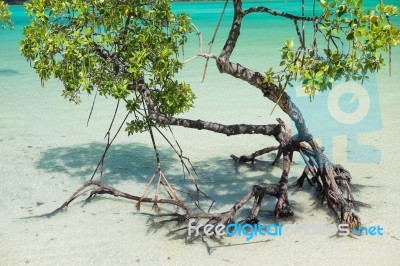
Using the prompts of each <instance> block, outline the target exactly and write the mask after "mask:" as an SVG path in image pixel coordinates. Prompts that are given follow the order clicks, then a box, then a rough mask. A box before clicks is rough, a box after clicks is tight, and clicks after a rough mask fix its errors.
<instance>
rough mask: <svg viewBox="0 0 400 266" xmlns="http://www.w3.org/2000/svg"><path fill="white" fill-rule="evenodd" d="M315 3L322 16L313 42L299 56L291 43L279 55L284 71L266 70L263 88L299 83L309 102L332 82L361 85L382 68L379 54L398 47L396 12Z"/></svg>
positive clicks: (347, 0) (358, 0)
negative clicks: (269, 83) (344, 81)
mask: <svg viewBox="0 0 400 266" xmlns="http://www.w3.org/2000/svg"><path fill="white" fill-rule="evenodd" d="M319 2H320V7H321V9H322V12H321V15H320V16H319V17H318V21H316V24H315V25H317V26H318V28H314V29H315V31H314V32H315V35H314V36H313V40H315V41H314V42H313V43H312V44H311V45H310V47H305V46H303V45H301V46H300V47H299V48H298V49H297V50H294V49H293V45H294V44H293V41H286V42H285V44H284V46H283V48H282V49H281V52H282V61H281V64H280V65H281V66H284V70H283V71H280V72H277V73H274V72H273V71H272V70H271V69H270V70H269V71H267V73H266V78H265V81H266V82H274V83H278V84H279V85H280V87H284V86H285V83H286V82H288V83H289V84H290V82H291V81H293V80H296V81H300V82H301V83H302V87H303V90H304V91H305V92H306V93H308V94H310V95H311V96H313V95H314V94H315V92H316V91H325V90H327V89H332V85H333V83H334V81H336V80H341V79H345V80H346V81H348V80H350V79H352V80H355V81H361V82H363V81H364V80H366V79H367V78H368V73H373V72H376V71H378V70H379V69H380V68H381V66H383V64H384V60H383V57H382V55H381V52H387V51H388V50H389V47H391V46H396V45H398V44H399V43H400V30H399V28H397V27H395V26H393V25H392V23H391V21H390V18H389V17H390V16H397V15H398V8H397V7H395V6H392V5H384V4H379V5H377V7H376V9H375V10H365V8H363V7H362V0H341V1H340V0H329V1H328V0H320V1H319ZM321 40H322V43H323V45H321Z"/></svg>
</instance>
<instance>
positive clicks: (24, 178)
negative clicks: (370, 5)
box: [0, 0, 400, 265]
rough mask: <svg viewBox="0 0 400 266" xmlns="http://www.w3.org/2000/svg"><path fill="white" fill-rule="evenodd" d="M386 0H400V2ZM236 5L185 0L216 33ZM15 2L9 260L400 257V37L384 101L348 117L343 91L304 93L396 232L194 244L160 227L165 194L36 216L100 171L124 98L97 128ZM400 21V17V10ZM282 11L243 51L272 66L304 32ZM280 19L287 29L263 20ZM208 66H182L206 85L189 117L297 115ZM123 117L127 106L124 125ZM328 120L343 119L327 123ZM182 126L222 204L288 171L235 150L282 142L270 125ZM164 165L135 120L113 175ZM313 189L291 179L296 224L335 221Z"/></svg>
mask: <svg viewBox="0 0 400 266" xmlns="http://www.w3.org/2000/svg"><path fill="white" fill-rule="evenodd" d="M269 2H271V3H270V4H271V6H272V7H273V8H277V9H284V10H286V9H287V11H290V10H297V8H298V7H297V6H296V4H295V3H294V2H293V1H288V3H287V5H285V6H284V7H280V6H279V5H281V1H269ZM369 2H371V1H369ZM385 2H386V3H389V2H391V3H397V2H396V1H394V0H393V1H385ZM222 6H223V2H213V3H180V4H175V6H174V8H175V9H176V10H182V11H187V12H189V11H190V13H192V14H193V15H192V17H193V22H194V23H196V25H197V26H198V27H199V28H200V30H201V31H202V33H203V37H204V40H205V42H207V41H208V40H210V39H211V36H212V33H213V31H214V27H215V24H216V22H217V19H218V15H219V12H220V11H221V8H222ZM12 11H13V12H14V20H15V23H16V24H15V30H14V31H13V32H9V31H3V32H0V41H1V42H0V158H1V159H0V173H1V181H2V185H1V186H0V195H1V201H0V265H25V264H32V265H55V264H56V265H95V264H96V265H110V264H121V265H131V264H143V265H149V264H162V265H188V264H192V265H204V264H217V263H218V264H239V265H242V264H250V265H252V264H260V263H262V262H266V263H270V264H272V265H278V264H279V265H302V264H307V265H314V264H318V265H319V264H324V263H325V264H328V265H343V264H345V263H351V264H353V265H375V264H378V263H379V264H380V265H398V261H397V258H398V255H399V249H400V242H399V241H400V234H399V229H400V222H399V216H398V212H399V211H400V207H399V206H398V205H397V202H398V200H399V196H398V195H399V193H400V188H399V181H398V178H399V174H398V173H399V170H400V167H399V160H398V159H397V154H396V152H397V151H398V150H399V148H400V144H399V143H398V141H397V139H396V136H397V134H398V128H399V126H400V119H399V117H398V113H399V104H398V102H399V100H400V94H399V92H398V84H400V63H399V62H400V49H399V48H396V49H394V50H393V54H392V55H393V65H392V67H393V73H392V76H391V77H389V75H388V68H385V69H383V71H382V72H381V73H380V74H379V75H378V76H376V77H375V76H373V77H372V79H371V81H370V82H369V83H367V84H364V85H363V88H366V89H367V91H368V93H369V94H368V96H369V99H370V103H371V105H370V106H371V109H370V110H371V111H370V112H369V113H368V115H367V116H366V117H365V119H364V120H362V121H361V122H360V123H355V124H354V125H352V126H348V125H345V124H343V123H337V120H335V118H334V117H332V116H331V115H330V112H329V110H327V109H326V104H325V103H326V101H332V100H330V99H331V98H329V97H330V96H329V94H327V95H319V96H318V97H316V100H315V101H314V102H312V103H309V102H308V99H307V98H304V97H300V96H299V94H296V91H295V90H292V91H291V94H292V95H293V97H296V99H295V101H296V102H297V103H298V104H299V105H300V106H302V108H303V110H304V114H305V116H306V119H307V121H308V125H309V127H310V129H311V131H312V132H313V133H314V136H315V137H316V138H317V139H319V140H320V141H322V142H323V145H324V146H326V148H327V151H328V152H329V153H330V154H331V155H332V157H333V160H334V161H335V162H339V163H341V164H342V165H344V166H345V167H346V168H347V169H349V170H350V171H351V173H352V175H353V183H354V193H355V196H356V199H357V200H360V201H362V202H365V203H369V204H371V207H369V208H366V207H361V208H360V210H359V211H358V213H359V214H360V216H361V217H362V219H363V223H364V224H366V225H378V224H379V225H381V226H382V227H383V228H384V236H380V237H378V236H376V237H372V236H364V237H360V238H357V239H353V238H329V237H304V236H301V237H294V238H291V239H283V238H277V237H276V238H274V237H267V238H266V237H256V238H255V239H254V240H253V241H252V242H246V241H245V240H244V238H241V237H231V238H225V239H224V240H223V245H219V244H218V243H216V242H213V241H210V240H209V239H206V243H207V244H205V243H203V242H202V241H200V240H197V241H194V242H193V243H188V244H187V243H186V242H185V237H184V236H183V235H181V234H172V235H168V232H169V230H174V229H177V228H178V227H175V226H174V224H169V225H167V226H165V227H162V228H160V229H157V227H155V226H154V224H152V223H151V220H152V218H154V217H153V214H154V212H152V210H151V206H149V205H145V204H143V207H142V212H137V211H136V209H135V206H134V203H132V202H128V201H125V200H118V199H115V198H111V197H106V196H104V197H98V198H97V199H96V200H94V201H93V202H91V203H90V204H86V205H84V206H83V204H84V198H82V199H78V200H77V201H75V202H74V203H72V204H71V206H70V207H69V208H68V211H67V212H65V213H62V214H59V215H57V216H54V217H52V218H50V219H47V218H42V219H39V218H29V217H32V216H34V215H40V214H44V213H47V212H50V211H52V210H54V209H55V208H57V207H59V206H60V205H61V204H62V202H63V201H64V200H65V199H67V198H68V197H69V196H70V195H71V193H72V192H73V191H74V190H75V189H76V188H78V187H79V186H80V185H81V184H82V183H83V182H84V181H85V180H86V179H87V178H88V177H89V176H90V175H91V173H92V171H93V169H94V168H95V166H96V164H97V162H98V160H99V159H100V156H101V154H102V152H103V150H104V145H105V143H106V142H105V140H104V139H103V137H104V134H105V133H106V131H107V128H108V125H109V123H110V121H111V118H112V113H113V110H114V108H115V105H116V102H114V101H112V100H105V99H98V101H97V102H96V105H95V109H94V113H93V116H92V119H91V121H90V124H89V126H88V127H86V121H87V118H88V114H89V111H90V107H91V101H92V99H93V96H89V97H87V98H84V101H83V103H82V104H81V105H79V106H75V105H74V104H71V103H69V102H67V101H65V100H64V99H62V97H61V96H60V91H61V89H60V88H61V85H60V84H59V83H58V82H57V81H54V80H53V81H50V82H49V83H47V84H46V86H45V88H41V87H40V80H39V79H38V78H37V77H36V75H35V73H34V71H33V70H32V69H31V68H30V66H29V64H28V63H27V62H25V60H24V59H23V58H22V57H21V56H20V53H19V51H18V46H17V42H18V41H19V40H20V39H21V36H22V35H21V34H22V26H23V25H26V23H27V22H28V21H27V18H26V16H25V14H24V13H23V11H22V8H21V7H18V6H16V7H13V8H12ZM230 18H231V13H230V11H229V10H228V11H227V14H226V16H225V19H224V21H223V23H222V25H221V29H220V32H219V34H218V37H217V40H216V44H215V45H214V49H213V51H214V52H216V53H217V52H218V49H219V48H221V47H222V45H223V41H224V36H225V34H226V32H227V29H228V27H229V26H230ZM394 21H395V23H397V25H400V20H399V19H398V18H397V19H396V20H394ZM275 22H276V19H275V18H271V17H267V16H261V15H257V16H255V18H253V19H249V20H248V21H246V22H245V25H244V26H245V27H247V28H248V31H245V30H243V31H242V35H241V39H240V42H239V43H238V47H237V50H235V54H234V56H233V59H234V60H236V61H238V62H241V64H243V65H249V66H251V67H253V68H255V69H256V70H258V71H260V72H263V71H265V69H267V68H268V67H269V66H270V65H274V64H277V63H278V62H279V54H278V49H279V48H278V47H280V45H281V44H282V43H283V41H284V40H285V39H289V38H291V37H292V34H293V32H291V31H290V30H289V29H290V28H288V27H290V26H291V25H290V24H285V23H282V24H278V25H276V24H274V23H275ZM266 23H272V25H273V26H277V27H276V28H275V27H274V28H271V27H265V26H262V25H265V24H266ZM267 25H268V24H267ZM269 25H271V24H269ZM196 42H197V40H196V39H195V38H194V37H193V38H191V40H190V43H189V47H188V48H187V49H186V57H190V56H191V52H192V53H194V52H195V51H196V49H197V47H196ZM265 51H268V53H265ZM203 67H204V61H203V60H197V61H194V62H191V63H190V64H188V65H187V66H186V67H185V69H184V71H183V72H182V73H181V74H180V77H181V78H182V79H184V80H186V81H188V82H190V83H191V84H192V87H193V90H194V91H195V93H196V95H197V99H196V102H195V108H193V109H192V110H191V111H190V112H189V113H187V114H184V116H185V117H190V118H194V119H198V118H200V119H204V120H212V121H218V122H222V123H254V124H265V123H274V121H275V118H276V117H282V118H284V119H285V120H287V117H286V116H285V115H284V114H283V113H282V112H281V111H279V110H276V111H275V112H274V114H273V116H270V115H269V113H270V111H271V109H272V108H273V104H272V103H270V102H268V101H267V100H266V99H264V98H262V97H261V95H260V93H259V92H258V91H257V90H256V89H254V88H252V87H251V86H248V85H247V84H245V83H244V82H241V81H239V80H234V79H232V78H231V77H229V76H226V75H221V74H219V73H218V70H217V69H216V67H215V65H214V64H213V63H212V62H210V65H209V68H208V72H207V78H206V81H205V82H204V83H201V82H200V80H201V75H202V71H203ZM351 86H353V87H354V86H356V85H354V84H353V85H351ZM297 96H299V97H297ZM332 97H333V96H332ZM360 99H361V98H360ZM342 107H343V109H346V108H349V109H346V110H350V111H348V112H351V110H353V109H351V108H356V107H354V106H352V105H351V104H349V105H348V106H347V105H346V106H342ZM323 108H325V109H323ZM316 110H318V111H316ZM123 116H124V113H123V110H121V111H120V112H119V113H118V116H117V120H116V124H118V122H119V123H120V122H121V121H122V119H123ZM337 119H339V118H337ZM324 121H329V122H330V123H329V124H328V125H325V124H322V122H324ZM322 125H323V126H322ZM338 129H339V130H338ZM174 133H175V135H176V138H177V139H178V140H179V143H180V145H181V147H182V149H183V150H184V154H185V155H186V156H188V157H189V158H190V159H191V161H192V162H193V164H194V166H195V167H196V169H197V171H198V174H199V177H198V183H199V185H200V187H201V188H202V189H203V190H204V191H206V192H207V193H208V194H209V196H211V197H212V198H214V199H215V200H216V201H217V204H216V205H215V210H218V209H224V210H226V209H227V208H229V207H230V206H231V205H232V204H233V203H234V202H236V200H238V199H239V198H240V197H242V196H243V195H245V194H246V193H247V192H248V191H249V189H250V188H251V186H252V185H254V184H259V183H265V184H268V183H277V182H278V180H279V175H280V169H279V167H275V168H271V167H269V166H268V162H270V161H271V159H272V158H271V157H270V156H263V157H261V158H260V161H258V162H257V163H256V164H255V166H247V165H245V166H240V167H239V168H235V166H234V165H233V163H232V161H231V159H230V158H229V155H230V154H236V155H241V154H248V153H250V152H253V151H255V150H257V149H260V148H261V147H264V146H266V145H272V144H275V143H274V142H273V140H270V139H266V138H265V137H263V136H234V137H226V136H220V135H217V134H213V133H210V132H203V131H198V130H188V129H179V128H177V129H175V130H174ZM157 140H158V141H159V143H160V146H161V156H162V158H163V170H164V172H165V173H166V176H167V177H168V178H169V179H170V181H171V183H172V184H173V185H175V186H177V187H178V188H180V189H183V190H193V186H192V185H191V182H190V180H189V179H188V178H187V179H186V180H185V181H183V176H182V172H181V166H180V164H179V160H178V159H177V158H176V156H174V154H173V151H172V150H171V149H169V148H168V146H167V144H166V143H164V142H162V138H161V136H159V135H158V136H157ZM361 144H362V145H368V147H367V146H361ZM360 154H361V156H358V155H360ZM360 158H361V159H360ZM357 160H359V161H358V162H357ZM297 161H298V164H295V165H294V166H293V168H292V172H291V175H290V181H291V182H293V181H294V180H296V177H297V176H298V175H299V174H300V173H301V164H300V161H299V160H297ZM154 170H155V161H154V155H153V150H152V148H151V143H150V142H149V138H148V135H146V134H143V135H134V136H131V137H128V136H126V135H125V134H124V132H121V134H120V135H119V137H118V138H117V140H116V142H115V144H114V146H113V147H112V149H111V151H110V154H109V155H108V157H107V158H106V165H105V180H106V181H107V182H108V183H110V184H112V185H113V186H116V187H117V188H120V189H122V190H124V191H128V192H130V193H133V194H139V193H140V192H141V191H142V190H143V189H144V187H145V185H146V183H147V182H148V180H149V177H151V175H152V174H153V172H154ZM152 193H154V192H152ZM313 194H314V191H313V190H311V189H309V187H308V186H307V185H305V187H304V189H302V190H293V191H291V192H290V201H291V204H292V206H293V210H294V212H295V214H296V215H295V217H294V218H293V219H290V220H289V221H284V222H285V223H286V222H287V223H292V222H297V223H302V224H310V223H321V224H326V225H328V224H331V223H332V221H333V220H332V217H331V216H330V215H329V212H328V211H327V210H326V209H325V208H324V207H319V206H318V204H316V203H315V201H314V200H313V199H312V196H313ZM273 206H274V203H273V202H267V203H265V205H264V206H263V210H266V211H268V210H269V211H271V210H273ZM249 207H250V206H249ZM163 208H164V207H163ZM167 209H168V208H167ZM163 210H164V209H163ZM165 211H166V210H165ZM159 219H160V218H155V220H159ZM263 221H265V222H270V221H271V218H270V213H269V212H265V216H264V217H263ZM156 229H157V230H156ZM207 245H209V246H207ZM228 245H229V246H228Z"/></svg>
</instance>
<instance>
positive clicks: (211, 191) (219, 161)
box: [36, 142, 297, 210]
mask: <svg viewBox="0 0 400 266" xmlns="http://www.w3.org/2000/svg"><path fill="white" fill-rule="evenodd" d="M104 149H105V146H104V144H103V143H100V142H94V143H89V144H85V145H78V146H67V147H56V148H50V149H48V150H46V151H45V152H43V153H42V154H41V158H40V159H39V160H38V161H37V163H36V167H37V168H39V169H42V170H44V171H46V172H48V173H54V174H57V173H63V174H67V175H68V176H70V177H71V178H78V179H79V180H80V181H81V182H82V183H84V182H85V181H86V180H87V179H88V178H90V176H91V175H92V174H93V171H94V169H95V168H96V166H97V164H98V162H99V160H100V158H101V155H102V154H103V152H104ZM159 153H160V158H161V163H162V171H163V172H164V173H165V174H166V176H167V178H168V180H169V181H170V183H171V185H172V186H173V187H174V188H176V189H178V190H179V191H183V192H186V193H191V196H187V195H188V194H186V193H184V194H183V195H182V196H183V198H185V197H186V198H185V199H186V200H189V201H190V200H193V199H194V198H193V195H197V198H195V200H198V201H199V202H200V203H202V207H204V208H205V209H207V208H208V207H209V205H210V204H211V202H212V201H215V204H214V205H213V210H215V209H218V210H221V208H222V209H225V210H226V209H227V208H230V207H232V206H233V204H235V202H236V201H237V200H238V199H240V198H242V197H243V196H244V195H246V194H247V193H248V192H249V191H250V190H251V188H252V186H254V185H269V184H278V182H279V179H280V172H281V170H280V169H279V166H271V163H272V161H273V160H274V159H275V155H274V154H269V155H266V156H263V157H261V158H263V160H256V161H255V163H254V164H243V165H236V164H235V163H234V161H233V160H232V159H231V158H229V156H228V155H227V156H226V157H218V158H209V159H207V160H205V161H199V162H194V168H195V170H196V172H197V173H198V176H195V177H196V182H197V183H198V185H199V187H200V189H201V190H202V191H203V192H205V193H206V194H207V196H208V197H204V195H201V194H196V193H195V192H196V191H195V187H194V185H193V183H192V180H191V179H190V177H189V176H188V175H184V174H183V171H182V165H181V163H180V160H179V158H178V156H177V155H176V154H175V153H174V152H173V151H172V149H169V148H159ZM278 165H279V164H278ZM155 169H156V160H155V155H154V150H153V148H152V147H151V146H148V145H145V144H138V143H128V144H113V145H112V146H111V148H110V149H109V151H108V153H107V156H106V158H105V163H104V168H103V173H104V179H103V182H104V183H106V184H109V185H111V186H117V185H118V183H120V182H134V183H135V184H136V185H137V186H138V187H143V188H144V187H145V186H146V184H147V182H148V181H149V179H150V177H151V176H152V175H153V174H154V171H155ZM192 173H193V171H192ZM294 174H296V173H294ZM296 178H297V176H292V178H291V179H290V180H293V182H294V181H295V180H296ZM72 192H73V191H71V193H72ZM185 195H186V196H185ZM291 202H292V204H296V202H295V200H294V199H293V200H292V201H291ZM264 204H266V206H265V207H264V208H266V209H268V210H273V209H274V204H275V200H274V199H271V200H266V201H265V203H264Z"/></svg>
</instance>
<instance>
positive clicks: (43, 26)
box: [20, 0, 194, 133]
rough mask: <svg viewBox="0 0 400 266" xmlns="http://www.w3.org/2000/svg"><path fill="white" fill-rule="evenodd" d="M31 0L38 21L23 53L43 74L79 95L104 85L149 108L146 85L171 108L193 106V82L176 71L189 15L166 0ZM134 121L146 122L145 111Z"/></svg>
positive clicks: (130, 105) (107, 92)
mask: <svg viewBox="0 0 400 266" xmlns="http://www.w3.org/2000/svg"><path fill="white" fill-rule="evenodd" d="M25 8H26V10H27V12H28V14H29V15H30V17H31V23H30V24H29V25H28V26H26V27H25V28H24V36H25V37H24V38H23V40H22V41H21V43H20V47H21V51H22V54H23V55H24V56H25V58H26V59H27V60H28V61H29V62H31V64H32V65H33V68H34V69H35V70H36V72H37V74H38V75H39V77H40V78H41V80H42V82H44V81H47V80H48V79H50V78H51V77H55V78H57V79H59V80H61V81H62V82H63V85H64V90H63V95H64V96H65V97H66V98H68V99H69V100H71V101H74V102H76V103H79V101H80V99H81V97H80V95H81V94H82V93H92V92H93V91H98V93H99V94H100V95H103V96H106V97H108V96H111V97H113V98H115V99H119V100H121V99H122V100H125V101H126V102H127V105H126V107H127V109H128V111H129V112H134V113H135V114H136V113H137V112H139V111H140V110H141V109H142V108H143V105H142V103H143V95H142V93H141V92H140V86H146V87H147V88H149V89H150V91H151V98H152V100H153V102H154V103H155V107H156V108H158V109H159V111H160V112H162V113H164V114H166V115H174V114H177V113H181V112H184V111H186V110H188V109H189V108H190V107H191V106H192V102H193V99H194V94H193V93H192V91H191V90H190V87H189V86H188V85H187V84H186V83H184V82H179V81H178V80H176V79H175V78H174V76H175V74H176V73H177V72H178V71H179V70H180V69H181V68H182V64H181V63H180V62H179V60H178V56H179V51H180V47H181V46H182V45H184V44H185V42H186V35H187V34H188V33H189V32H190V31H191V27H190V19H189V17H188V15H186V14H174V13H173V12H172V10H171V7H170V4H169V3H168V1H167V0H158V1H148V0H126V1H105V0H89V1H88V0H69V1H63V0H52V1H47V0H32V1H31V2H29V3H26V4H25ZM135 121H136V120H135ZM135 121H133V122H132V123H133V124H135V126H133V127H129V126H128V128H131V129H129V130H128V132H130V133H133V132H136V131H141V130H144V129H146V127H147V125H148V121H147V120H146V119H144V118H141V119H137V121H136V122H135Z"/></svg>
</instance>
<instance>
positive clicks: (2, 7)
mask: <svg viewBox="0 0 400 266" xmlns="http://www.w3.org/2000/svg"><path fill="white" fill-rule="evenodd" d="M5 28H10V29H12V28H13V23H12V21H11V12H10V10H9V8H8V5H7V4H6V3H4V2H3V1H0V29H5Z"/></svg>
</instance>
